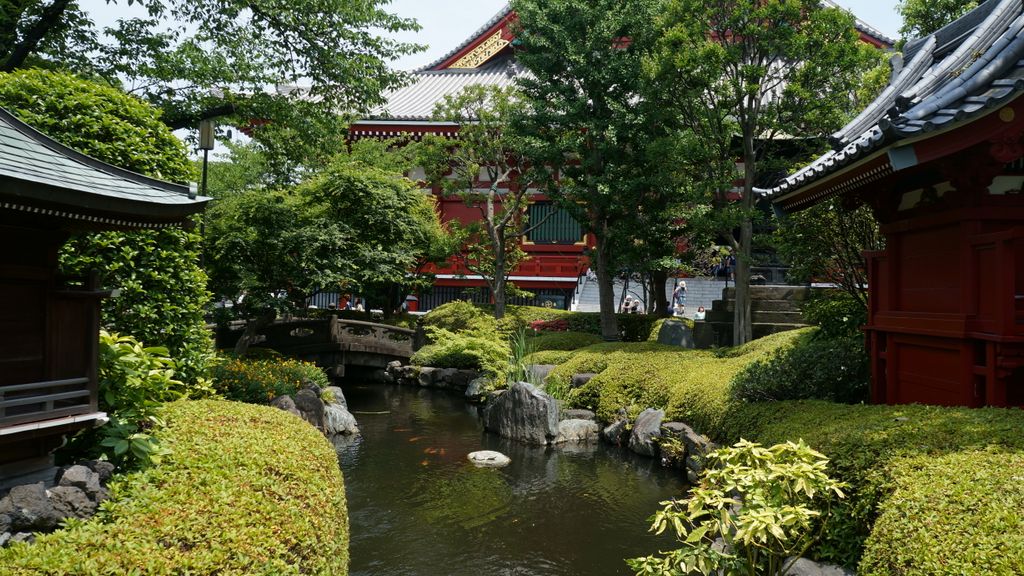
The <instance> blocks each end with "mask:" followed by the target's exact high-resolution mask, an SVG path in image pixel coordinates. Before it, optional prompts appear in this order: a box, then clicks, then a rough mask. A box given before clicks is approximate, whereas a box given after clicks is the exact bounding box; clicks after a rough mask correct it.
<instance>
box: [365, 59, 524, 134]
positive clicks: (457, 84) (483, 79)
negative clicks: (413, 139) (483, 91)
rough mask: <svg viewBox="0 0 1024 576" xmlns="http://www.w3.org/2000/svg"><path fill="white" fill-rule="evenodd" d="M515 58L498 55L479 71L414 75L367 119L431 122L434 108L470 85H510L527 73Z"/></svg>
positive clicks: (448, 70)
mask: <svg viewBox="0 0 1024 576" xmlns="http://www.w3.org/2000/svg"><path fill="white" fill-rule="evenodd" d="M524 73H525V72H523V70H522V68H520V67H519V66H517V65H516V63H515V60H514V58H513V57H512V56H509V55H503V56H498V57H496V58H494V59H492V60H491V61H489V62H487V63H486V64H484V65H483V66H480V67H479V68H447V69H444V70H429V71H421V72H417V73H415V74H414V75H413V82H412V84H410V85H408V86H405V87H403V88H399V89H398V90H395V91H394V92H392V93H391V94H389V95H388V102H387V104H384V105H383V106H380V107H378V108H376V109H374V110H373V111H371V112H370V115H369V116H368V119H371V120H372V119H387V120H429V119H430V118H431V115H432V114H433V112H434V106H435V105H436V104H437V103H438V102H440V101H441V100H442V99H444V97H445V96H455V95H457V94H459V93H460V92H462V90H463V89H464V88H466V87H467V86H471V85H473V84H482V85H486V86H500V87H505V86H511V85H512V84H513V83H514V82H515V79H516V77H517V76H520V75H522V74H524Z"/></svg>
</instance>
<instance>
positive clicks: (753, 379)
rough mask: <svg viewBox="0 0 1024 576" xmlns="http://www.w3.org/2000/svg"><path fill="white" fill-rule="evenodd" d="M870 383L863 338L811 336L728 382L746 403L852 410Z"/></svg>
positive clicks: (866, 392)
mask: <svg viewBox="0 0 1024 576" xmlns="http://www.w3.org/2000/svg"><path fill="white" fill-rule="evenodd" d="M870 380H871V374H870V361H869V359H868V354H867V351H866V350H865V349H864V337H863V336H856V335H855V336H842V337H838V338H826V337H824V336H823V335H822V334H821V333H820V332H811V333H807V334H804V335H803V336H801V337H800V338H798V339H797V340H795V341H794V342H793V344H792V345H791V346H789V347H787V348H784V349H782V350H778V351H776V352H775V353H773V354H772V355H771V356H770V357H768V358H766V359H763V360H759V361H757V362H755V363H753V364H751V365H750V366H747V367H746V368H745V369H744V370H743V372H741V373H740V374H738V375H737V376H736V378H735V379H734V380H733V383H732V395H733V397H735V398H736V399H738V400H744V401H748V402H765V401H772V400H803V399H809V398H814V399H818V400H828V401H830V402H840V403H843V404H856V403H858V402H866V401H867V400H868V385H869V383H870Z"/></svg>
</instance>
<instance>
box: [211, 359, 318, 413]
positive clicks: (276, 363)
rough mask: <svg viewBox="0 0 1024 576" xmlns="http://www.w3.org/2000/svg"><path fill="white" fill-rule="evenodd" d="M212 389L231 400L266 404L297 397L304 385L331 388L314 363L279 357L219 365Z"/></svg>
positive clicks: (214, 375)
mask: <svg viewBox="0 0 1024 576" xmlns="http://www.w3.org/2000/svg"><path fill="white" fill-rule="evenodd" d="M212 372H213V386H214V389H216V390H217V392H218V393H220V394H222V395H223V396H224V397H225V398H227V399H228V400H237V401H239V402H249V403H251V404H266V403H267V402H268V401H270V400H272V399H273V398H276V397H277V396H282V395H284V394H295V392H296V391H297V390H298V389H299V388H301V387H302V384H303V383H304V382H307V381H308V382H312V383H313V384H316V385H317V386H320V387H321V388H325V387H327V386H329V385H330V381H329V380H328V378H327V375H326V374H324V372H323V370H321V369H320V368H318V367H317V366H316V364H313V363H311V362H303V361H301V360H293V359H291V358H276V359H263V360H251V359H248V358H232V359H230V360H226V361H224V362H222V363H220V364H218V365H216V366H215V367H214V368H213V370H212Z"/></svg>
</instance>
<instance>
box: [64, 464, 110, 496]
mask: <svg viewBox="0 0 1024 576" xmlns="http://www.w3.org/2000/svg"><path fill="white" fill-rule="evenodd" d="M57 485H58V486H72V487H75V488H80V489H81V490H82V491H84V492H85V493H86V494H88V495H89V497H90V498H93V499H95V498H96V496H97V494H99V492H100V475H99V474H98V473H97V472H93V471H92V470H90V469H89V468H87V467H85V466H81V465H76V466H70V467H68V468H66V469H65V470H64V471H63V472H62V473H61V475H60V478H59V479H58V480H57Z"/></svg>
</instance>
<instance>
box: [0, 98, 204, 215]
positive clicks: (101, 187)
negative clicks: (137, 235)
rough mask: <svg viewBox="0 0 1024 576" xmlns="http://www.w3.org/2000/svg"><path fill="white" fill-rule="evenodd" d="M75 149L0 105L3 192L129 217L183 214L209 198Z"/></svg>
mask: <svg viewBox="0 0 1024 576" xmlns="http://www.w3.org/2000/svg"><path fill="white" fill-rule="evenodd" d="M188 194H189V189H188V187H187V186H182V185H180V184H173V183H170V182H164V181H161V180H156V179H153V178H148V177H146V176H142V175H140V174H136V173H134V172H130V171H127V170H123V169H120V168H117V167H115V166H111V165H109V164H105V163H103V162H100V161H98V160H96V159H94V158H90V157H88V156H85V155H84V154H81V153H79V152H76V151H74V150H72V149H70V148H68V147H66V146H64V145H62V144H59V143H58V142H56V141H54V140H52V139H51V138H49V137H47V136H45V135H43V134H42V133H40V132H38V131H36V130H34V129H32V128H31V127H29V126H28V125H27V124H25V123H23V122H21V121H20V120H18V119H17V118H15V117H14V116H13V115H11V114H10V113H9V112H7V111H6V110H4V109H2V108H0V195H2V196H3V197H6V198H8V199H12V198H18V199H21V200H22V201H24V200H29V201H34V202H43V203H46V204H48V205H51V206H64V207H78V208H85V209H89V210H97V211H103V212H107V213H116V214H123V215H125V216H126V217H128V216H147V217H150V218H157V219H162V220H166V219H175V218H183V217H184V216H187V215H189V214H192V213H195V212H199V211H200V210H202V209H203V206H204V205H205V204H206V202H207V201H208V200H209V199H208V198H203V197H199V198H189V197H188Z"/></svg>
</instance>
